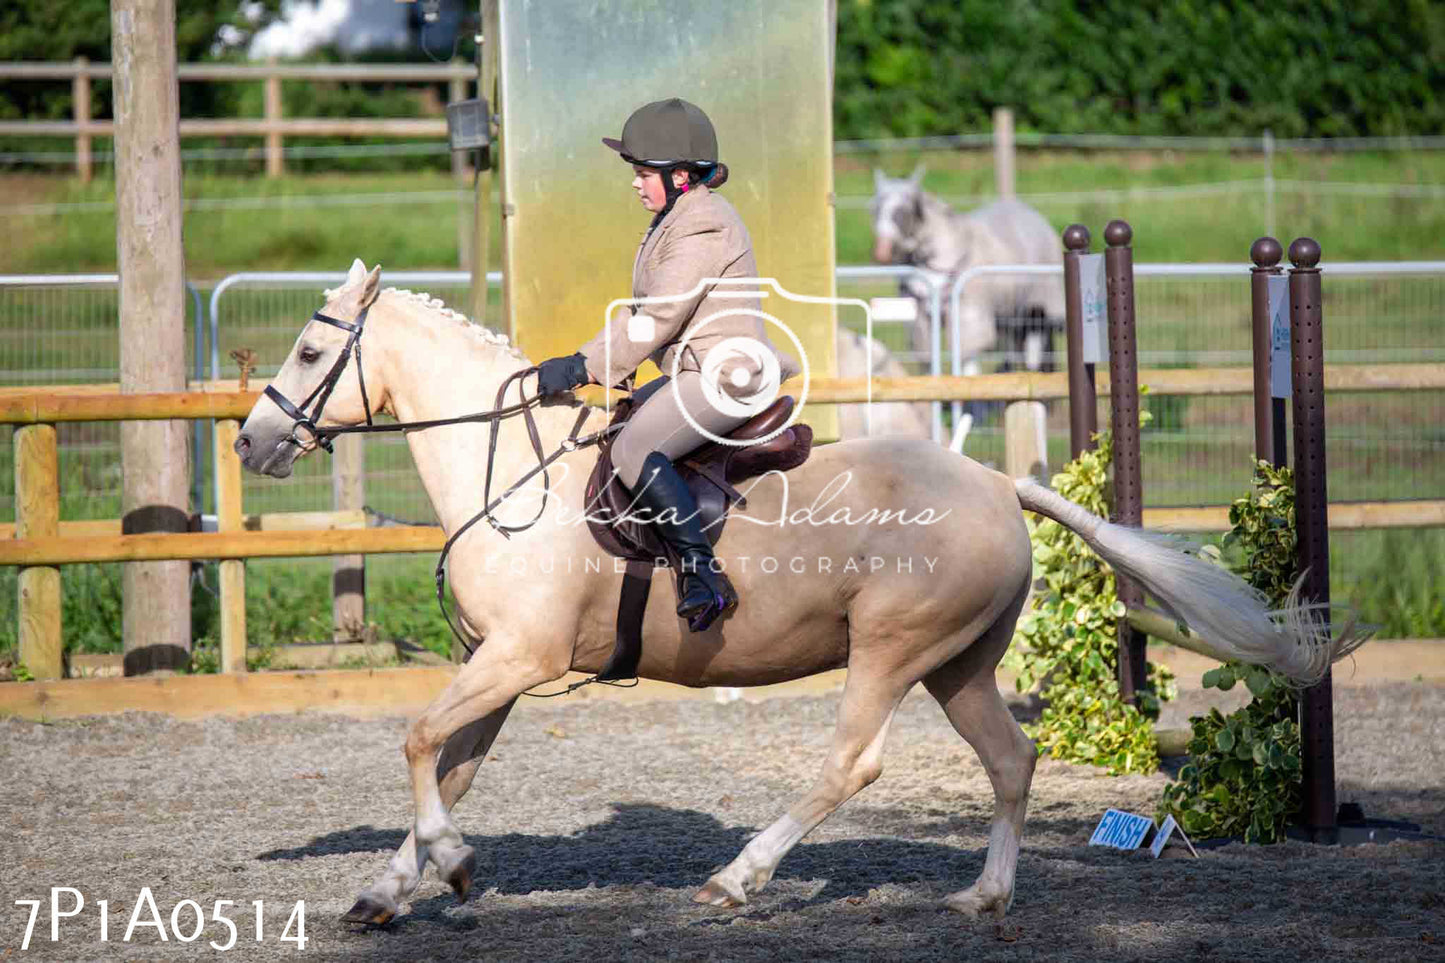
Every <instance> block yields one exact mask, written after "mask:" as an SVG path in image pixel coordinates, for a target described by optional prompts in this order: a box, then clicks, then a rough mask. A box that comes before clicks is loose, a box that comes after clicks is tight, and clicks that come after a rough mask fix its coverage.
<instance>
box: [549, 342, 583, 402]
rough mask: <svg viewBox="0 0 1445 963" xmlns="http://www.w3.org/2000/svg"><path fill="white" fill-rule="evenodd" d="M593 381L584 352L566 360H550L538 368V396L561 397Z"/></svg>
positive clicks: (570, 356)
mask: <svg viewBox="0 0 1445 963" xmlns="http://www.w3.org/2000/svg"><path fill="white" fill-rule="evenodd" d="M591 380H592V377H591V375H589V374H588V373H587V361H586V359H585V358H584V357H583V356H582V352H580V351H579V352H577V353H576V354H574V355H569V356H567V357H565V358H548V359H547V360H546V361H543V362H542V363H541V364H540V365H538V366H537V394H539V395H541V396H542V397H544V398H545V397H547V396H549V395H560V394H562V393H563V392H565V391H571V390H572V389H573V388H575V387H577V386H578V385H585V384H587V383H588V382H589V381H591Z"/></svg>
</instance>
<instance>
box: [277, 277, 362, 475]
mask: <svg viewBox="0 0 1445 963" xmlns="http://www.w3.org/2000/svg"><path fill="white" fill-rule="evenodd" d="M370 310H371V305H369V304H368V305H367V306H366V307H364V308H362V309H361V313H360V314H358V315H357V316H356V320H355V321H354V322H348V321H338V320H337V319H336V318H333V317H330V316H329V315H325V314H322V313H321V312H320V311H317V312H316V313H315V314H313V315H311V320H313V321H324V322H326V323H327V324H329V325H331V326H333V327H337V328H340V329H341V330H343V331H346V332H348V333H347V336H346V346H345V347H343V348H342V349H341V354H339V355H338V356H337V358H336V361H335V362H334V363H333V364H332V365H331V370H330V371H328V372H326V377H325V378H323V379H322V380H321V384H319V385H317V386H316V390H315V391H313V392H311V394H309V395H307V396H306V400H305V401H302V402H301V404H299V405H295V404H292V403H291V400H290V399H289V398H287V397H286V396H285V395H283V394H282V393H281V392H279V391H277V390H276V388H275V387H274V386H272V385H267V386H266V391H265V395H266V397H267V398H270V399H271V400H272V401H273V402H275V404H276V407H278V408H280V409H281V410H282V411H283V412H285V413H286V417H288V418H290V419H291V422H292V424H291V433H290V434H289V435H287V436H286V440H287V441H289V442H290V443H291V444H293V445H295V446H296V447H297V448H304V447H305V445H304V444H302V442H301V439H300V438H298V437H296V432H297V431H298V430H299V429H302V428H305V429H306V430H307V431H309V432H310V433H311V442H312V444H313V445H316V446H318V447H320V448H321V449H322V450H323V451H327V452H329V451H331V439H332V438H334V437H335V436H336V435H339V434H341V432H339V431H335V430H329V429H326V428H318V427H317V426H316V422H318V421H320V420H321V410H322V409H323V408H325V407H326V400H327V399H328V398H330V397H331V392H332V391H334V390H336V383H337V382H338V381H340V380H341V373H342V372H343V371H345V370H346V362H347V360H348V359H349V358H350V357H351V356H352V355H355V356H356V381H357V383H358V384H359V385H361V405H362V407H363V408H364V409H365V410H366V423H367V425H368V426H370V425H371V402H370V401H369V400H368V399H367V397H366V376H365V375H363V374H362V372H361V329H362V328H363V327H364V326H365V324H366V314H367V312H368V311H370ZM313 400H314V401H315V402H316V410H315V411H313V412H311V413H310V414H309V415H308V414H307V413H306V407H307V406H308V405H310V404H311V402H312V401H313Z"/></svg>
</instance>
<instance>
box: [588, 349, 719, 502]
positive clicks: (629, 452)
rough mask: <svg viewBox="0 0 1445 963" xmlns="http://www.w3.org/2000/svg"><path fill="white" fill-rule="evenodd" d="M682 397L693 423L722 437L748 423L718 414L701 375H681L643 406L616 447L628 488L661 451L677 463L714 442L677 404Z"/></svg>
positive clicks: (621, 475) (617, 461)
mask: <svg viewBox="0 0 1445 963" xmlns="http://www.w3.org/2000/svg"><path fill="white" fill-rule="evenodd" d="M674 388H676V390H675V391H674ZM679 395H680V396H681V398H682V403H683V405H684V406H686V408H687V413H688V414H689V415H691V416H692V421H693V422H695V423H696V424H697V426H699V427H701V428H702V429H704V430H706V431H709V432H712V433H713V434H714V435H718V436H719V437H721V436H725V435H727V433H728V432H730V431H732V430H733V429H734V428H736V427H738V426H739V425H741V424H743V422H745V421H747V420H748V417H747V416H743V417H738V416H736V415H729V414H725V413H723V412H721V411H718V410H717V408H716V407H714V406H713V405H712V404H711V403H710V402H709V401H708V400H707V396H706V395H704V394H703V390H702V375H700V374H699V373H698V372H696V371H679V372H678V374H677V377H676V378H675V379H674V380H673V382H672V384H667V385H663V386H662V387H661V388H659V389H657V390H656V391H654V392H653V394H652V397H650V398H648V399H647V400H646V401H645V402H643V403H642V407H641V408H639V409H637V413H636V414H635V415H633V416H632V417H631V418H629V419H628V421H627V424H626V425H625V426H624V427H623V429H622V431H621V432H620V433H619V434H618V435H617V440H616V441H615V442H613V443H612V466H613V467H614V468H616V469H617V477H618V478H619V479H621V481H622V484H624V485H626V486H627V487H628V488H632V487H634V486H635V485H636V484H637V479H638V476H640V475H641V474H642V463H643V462H644V461H645V460H646V459H647V456H648V455H650V454H651V453H652V452H654V451H660V452H662V453H663V454H664V455H666V456H667V458H668V460H669V461H675V460H676V459H678V458H681V457H682V456H683V455H686V454H688V453H689V452H691V451H693V450H694V449H696V448H698V447H699V446H701V445H704V444H706V443H707V442H709V441H711V440H712V439H711V438H709V437H708V436H707V435H705V434H703V433H702V432H701V431H698V429H697V428H696V427H693V424H692V423H690V422H689V421H688V420H687V418H686V417H684V416H683V413H682V410H681V409H679V408H678V404H677V401H678V396H679Z"/></svg>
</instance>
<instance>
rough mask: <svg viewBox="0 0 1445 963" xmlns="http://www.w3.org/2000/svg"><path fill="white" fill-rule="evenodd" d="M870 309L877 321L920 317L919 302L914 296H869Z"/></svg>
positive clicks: (905, 319)
mask: <svg viewBox="0 0 1445 963" xmlns="http://www.w3.org/2000/svg"><path fill="white" fill-rule="evenodd" d="M868 310H869V312H871V313H872V315H873V320H874V321H875V322H877V321H916V320H917V319H918V302H917V301H915V300H913V299H912V298H869V299H868Z"/></svg>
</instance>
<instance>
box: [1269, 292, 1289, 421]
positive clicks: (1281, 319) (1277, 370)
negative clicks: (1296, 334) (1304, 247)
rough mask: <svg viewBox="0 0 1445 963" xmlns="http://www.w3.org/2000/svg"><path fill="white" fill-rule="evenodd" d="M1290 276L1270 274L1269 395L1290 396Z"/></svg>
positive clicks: (1274, 396) (1272, 396)
mask: <svg viewBox="0 0 1445 963" xmlns="http://www.w3.org/2000/svg"><path fill="white" fill-rule="evenodd" d="M1289 369H1290V358H1289V278H1287V277H1285V276H1284V275H1283V274H1271V275H1270V276H1269V396H1270V397H1271V398H1288V397H1289V396H1290V370H1289Z"/></svg>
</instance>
